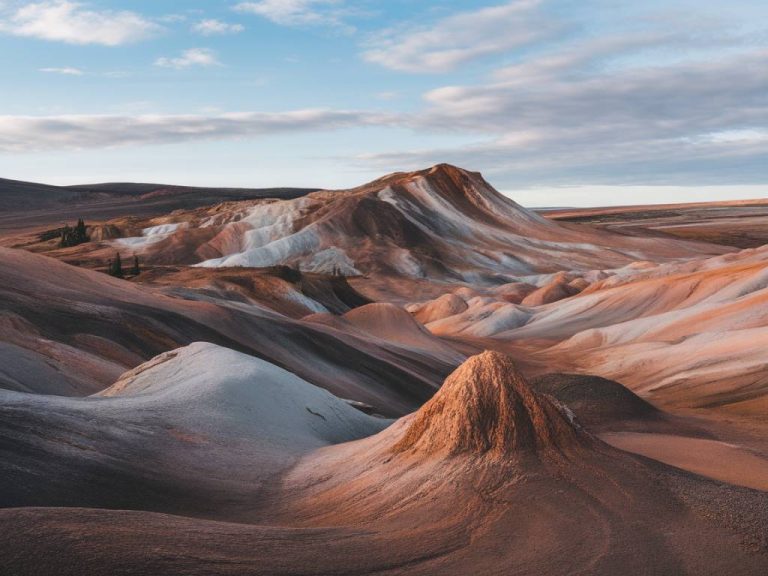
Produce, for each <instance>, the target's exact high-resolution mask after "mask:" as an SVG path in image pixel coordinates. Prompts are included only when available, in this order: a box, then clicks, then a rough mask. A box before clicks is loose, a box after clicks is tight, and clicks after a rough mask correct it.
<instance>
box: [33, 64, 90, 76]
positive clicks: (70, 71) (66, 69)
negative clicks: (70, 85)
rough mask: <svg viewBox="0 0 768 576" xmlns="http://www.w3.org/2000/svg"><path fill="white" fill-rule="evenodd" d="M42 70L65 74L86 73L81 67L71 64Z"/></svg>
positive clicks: (79, 74)
mask: <svg viewBox="0 0 768 576" xmlns="http://www.w3.org/2000/svg"><path fill="white" fill-rule="evenodd" d="M40 72H46V73H49V74H64V75H65V76H82V75H83V74H84V72H83V71H82V70H80V68H71V67H69V66H67V67H63V68H40Z"/></svg>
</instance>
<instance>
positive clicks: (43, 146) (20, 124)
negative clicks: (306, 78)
mask: <svg viewBox="0 0 768 576" xmlns="http://www.w3.org/2000/svg"><path fill="white" fill-rule="evenodd" d="M395 120H396V119H395V118H393V117H391V116H388V115H385V114H374V113H365V112H355V111H343V110H341V111H340V110H293V111H289V112H276V113H266V112H240V113H228V114H214V115H149V114H146V115H137V116H132V115H63V116H0V151H4V152H31V151H40V150H78V149H84V148H105V147H115V146H125V145H152V144H169V143H178V142H187V141H194V140H221V139H232V138H253V137H257V136H264V135H269V134H281V133H290V132H308V131H327V130H337V129H342V128H350V127H358V126H366V125H389V124H391V123H393V122H394V121H395Z"/></svg>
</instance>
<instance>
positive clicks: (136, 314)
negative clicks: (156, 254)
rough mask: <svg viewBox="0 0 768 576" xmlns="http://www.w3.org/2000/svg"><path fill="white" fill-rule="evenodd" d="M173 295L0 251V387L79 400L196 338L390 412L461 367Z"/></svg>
mask: <svg viewBox="0 0 768 576" xmlns="http://www.w3.org/2000/svg"><path fill="white" fill-rule="evenodd" d="M182 296H183V298H180V297H171V296H169V295H166V294H163V293H162V292H160V291H158V290H156V289H152V288H147V287H143V286H140V285H135V284H132V283H130V282H126V281H123V280H116V279H114V278H111V277H109V276H107V275H105V274H101V273H96V272H92V271H89V270H85V269H80V268H75V267H72V266H68V265H66V264H62V263H60V262H58V261H56V260H53V259H51V258H46V257H43V256H38V255H34V254H30V253H28V252H25V251H21V250H9V249H0V326H1V327H2V330H1V331H0V342H2V343H3V345H2V346H0V357H1V358H2V359H4V360H5V361H4V363H3V364H2V367H0V378H2V380H0V386H1V387H4V388H10V389H15V390H21V391H35V392H45V393H53V394H62V395H69V396H73V395H74V396H77V395H85V394H89V393H93V392H96V391H98V390H101V389H103V388H105V387H106V386H107V385H109V384H110V383H111V382H113V381H114V380H115V379H116V378H117V377H118V376H119V375H120V374H121V373H122V372H124V371H125V370H127V369H130V368H133V367H135V366H136V365H138V364H140V363H141V362H143V361H144V360H148V359H149V358H151V357H153V356H155V355H156V354H159V353H161V352H165V351H168V350H170V349H173V348H176V347H178V346H181V345H186V344H189V343H191V342H193V341H195V340H204V341H208V342H213V343H217V344H220V345H224V346H227V347H231V348H234V349H238V350H241V351H245V352H249V353H251V354H254V355H256V356H258V357H261V358H264V359H267V360H268V361H270V362H272V363H275V364H277V365H280V366H282V367H285V368H288V369H289V370H291V371H292V372H294V373H296V374H298V375H300V376H301V377H303V378H305V379H306V380H308V381H310V382H312V383H313V384H316V385H319V386H322V387H325V388H327V389H329V390H332V391H333V392H334V393H335V394H337V395H338V396H341V397H344V398H350V399H353V400H359V401H361V402H364V403H366V404H370V405H373V406H375V407H376V408H377V410H378V411H379V412H381V413H384V414H389V415H401V414H404V413H407V412H409V411H411V410H413V409H415V408H416V407H418V406H419V405H420V404H421V403H422V402H424V401H425V400H427V399H428V398H429V397H430V396H431V395H432V394H433V392H434V390H435V389H436V388H437V386H438V385H439V383H440V381H441V380H442V378H443V377H444V376H445V375H446V374H448V373H449V372H450V371H451V370H452V369H453V368H454V367H455V365H456V364H457V363H458V362H459V361H460V358H457V359H455V361H451V362H448V361H447V360H446V359H442V360H441V359H435V358H434V356H433V355H431V354H426V355H425V353H424V352H422V351H420V350H418V349H408V348H404V347H403V346H401V345H398V346H391V345H388V344H387V343H386V342H384V341H382V340H381V339H377V338H368V337H366V336H365V334H348V333H343V332H339V331H335V330H332V329H329V328H327V327H325V326H321V325H317V324H312V323H308V322H300V321H297V320H292V319H291V318H288V317H286V316H284V315H281V314H278V313H276V312H273V311H271V310H270V309H268V308H266V307H265V306H261V305H256V304H254V303H247V302H238V301H233V300H225V299H221V298H218V297H217V296H216V295H215V294H203V293H200V292H185V293H184V294H183V295H182Z"/></svg>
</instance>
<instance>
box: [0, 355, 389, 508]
mask: <svg viewBox="0 0 768 576" xmlns="http://www.w3.org/2000/svg"><path fill="white" fill-rule="evenodd" d="M0 400H1V401H0V412H1V413H2V417H0V437H2V442H1V443H0V446H1V447H2V453H3V455H2V459H1V460H2V463H0V467H2V473H1V474H0V478H2V480H1V481H0V482H2V490H0V493H1V494H2V495H0V505H2V506H3V507H9V506H64V505H67V506H72V505H80V506H83V505H85V506H91V507H107V508H131V509H140V510H155V511H166V512H175V513H183V514H193V515H203V516H211V515H213V516H215V517H219V518H222V517H224V518H235V517H237V518H244V517H248V516H249V514H250V515H252V514H253V513H254V512H253V511H254V510H255V509H256V508H258V507H259V498H260V496H259V495H260V494H262V493H263V492H264V491H265V490H268V489H270V488H271V484H270V482H271V480H272V479H273V478H274V477H275V475H276V474H278V473H279V472H280V471H282V470H285V469H286V468H287V467H288V466H290V465H291V464H292V463H293V462H294V461H295V459H296V458H297V456H298V455H300V454H302V453H306V452H307V451H310V450H312V449H316V448H318V447H321V446H324V445H327V444H330V443H338V442H344V441H349V440H353V439H356V438H360V437H363V436H368V435H370V434H372V433H374V432H377V431H378V430H380V429H381V428H382V427H384V426H386V425H387V424H388V422H387V421H385V420H382V419H378V418H372V417H370V416H366V415H365V414H363V413H362V412H360V411H358V410H356V409H355V408H353V407H351V406H350V405H348V404H347V403H345V402H343V401H342V400H340V399H338V398H336V397H334V396H332V395H331V394H330V393H328V392H326V391H325V390H322V389H320V388H317V387H316V386H313V385H311V384H309V383H308V382H306V381H304V380H302V379H300V378H299V377H297V376H295V375H294V374H291V373H290V372H287V371H285V370H283V369H282V368H279V367H277V366H274V365H273V364H269V363H267V362H265V361H263V360H259V359H258V358H254V357H252V356H249V355H246V354H241V353H239V352H235V351H232V350H229V349H227V348H222V347H219V346H215V345H213V344H205V343H196V344H192V345H190V346H187V347H185V348H181V349H177V350H174V351H172V352H167V353H165V354H162V355H160V356H158V357H157V358H155V359H153V360H152V361H151V362H148V363H146V364H143V365H142V366H140V367H138V368H137V369H135V370H133V371H132V372H129V373H127V374H125V375H124V376H123V377H122V378H121V379H120V380H119V381H118V382H117V383H115V384H114V385H113V386H111V387H110V388H108V389H107V390H105V391H103V392H102V393H101V394H100V395H98V396H93V397H89V398H82V399H73V398H62V397H56V396H42V395H29V394H18V393H15V392H6V391H0Z"/></svg>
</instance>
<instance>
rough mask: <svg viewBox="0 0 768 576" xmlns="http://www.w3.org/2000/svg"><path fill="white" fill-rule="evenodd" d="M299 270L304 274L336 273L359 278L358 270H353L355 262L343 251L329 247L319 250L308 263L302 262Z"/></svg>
mask: <svg viewBox="0 0 768 576" xmlns="http://www.w3.org/2000/svg"><path fill="white" fill-rule="evenodd" d="M300 268H301V270H304V271H306V272H320V273H323V274H333V273H334V272H338V273H340V274H342V275H343V276H359V275H360V274H362V272H360V270H358V269H357V268H355V262H354V260H352V259H351V258H350V257H349V256H348V255H347V253H346V252H344V250H342V249H341V248H337V247H336V246H331V247H330V248H326V249H325V250H321V251H320V252H317V253H316V254H314V255H313V256H312V258H311V259H310V260H309V261H305V262H302V263H301V265H300Z"/></svg>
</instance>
